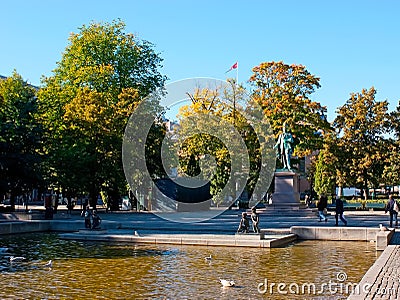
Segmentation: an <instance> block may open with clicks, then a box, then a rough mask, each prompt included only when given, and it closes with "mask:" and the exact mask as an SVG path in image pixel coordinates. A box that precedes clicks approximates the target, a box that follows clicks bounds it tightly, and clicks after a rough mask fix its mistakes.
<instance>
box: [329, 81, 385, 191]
mask: <svg viewBox="0 0 400 300" xmlns="http://www.w3.org/2000/svg"><path fill="white" fill-rule="evenodd" d="M375 94H376V90H375V89H374V88H373V87H372V88H370V89H369V90H366V89H363V90H362V91H361V93H355V94H351V96H350V99H348V100H347V102H346V104H345V105H343V106H341V107H339V109H338V110H337V117H336V118H335V120H334V123H333V126H334V128H335V129H336V133H337V135H338V139H337V147H338V149H337V153H341V154H340V157H339V162H340V164H341V165H343V166H345V167H343V168H341V169H339V171H340V175H341V177H342V181H345V182H346V184H347V186H355V187H357V188H360V189H362V190H363V191H365V193H364V195H365V197H366V198H367V197H368V194H369V193H368V189H369V187H371V186H373V187H375V186H376V185H378V184H379V180H380V179H381V178H382V173H383V170H384V167H385V163H384V160H385V157H386V156H387V141H386V140H385V134H387V133H388V132H389V130H390V126H389V114H388V112H387V110H388V103H387V101H377V100H375Z"/></svg>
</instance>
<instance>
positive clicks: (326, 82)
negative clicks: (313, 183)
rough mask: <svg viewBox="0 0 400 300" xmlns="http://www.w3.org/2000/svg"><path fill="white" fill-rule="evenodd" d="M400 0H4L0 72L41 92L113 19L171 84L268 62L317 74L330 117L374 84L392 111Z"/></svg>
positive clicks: (246, 71) (399, 65)
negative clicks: (91, 28)
mask: <svg viewBox="0 0 400 300" xmlns="http://www.w3.org/2000/svg"><path fill="white" fill-rule="evenodd" d="M399 15H400V1H396V0H381V1H378V0H345V1H342V0H335V1H334V0H331V1H328V0H327V1H324V0H320V1H316V0H315V1H310V0H303V1H268V0H259V1H256V0H253V1H252V0H248V1H244V0H243V1H234V0H230V1H224V0H211V1H210V0H202V1H191V0H183V1H174V0H164V1H163V0H159V1H155V0H148V1H145V0H142V1H138V0H130V1H129V0H126V1H122V0H114V1H110V0H107V1H102V0H96V1H93V0H83V1H82V0H80V1H77V0H58V1H54V0H45V1H40V0H38V1H1V6H0V22H1V26H0V37H1V48H0V75H3V76H9V75H11V74H12V72H13V70H14V69H16V71H17V72H18V73H19V74H21V75H22V77H23V78H24V79H25V80H27V81H28V82H29V83H31V84H34V85H38V86H40V83H41V81H40V80H41V76H42V75H45V76H50V75H51V74H52V70H53V69H54V68H55V66H56V62H57V61H60V59H61V55H62V52H63V51H64V49H65V47H66V46H67V45H68V37H69V34H70V33H71V32H78V31H79V27H81V26H82V25H84V24H86V25H88V24H89V23H90V22H92V21H95V22H112V20H115V19H117V18H120V19H121V20H122V21H124V22H125V23H126V25H127V27H126V31H127V32H131V33H134V34H136V35H137V36H138V37H139V38H140V39H144V40H147V41H150V42H152V43H153V44H154V45H155V51H156V52H158V53H160V56H161V57H162V58H163V59H164V62H163V64H164V67H163V69H162V70H161V71H162V73H163V74H165V75H167V76H168V78H169V81H175V80H179V79H184V78H190V77H213V78H218V79H226V78H227V75H229V76H232V77H234V76H235V75H236V73H235V72H234V71H232V72H230V73H228V74H225V71H226V70H227V69H229V67H231V66H232V65H233V64H234V63H235V62H236V61H238V63H239V82H243V83H245V82H246V81H247V80H248V79H249V77H250V75H251V69H252V68H253V67H254V66H256V65H258V64H260V63H261V62H267V61H284V62H285V63H287V64H302V65H304V66H306V68H307V69H308V71H310V72H311V73H312V74H314V75H316V76H318V77H320V79H321V81H320V82H321V86H322V87H321V88H320V89H318V90H317V92H316V93H314V94H313V95H312V99H313V100H315V101H318V102H320V103H321V104H322V105H325V106H327V108H328V119H329V120H330V121H331V120H333V118H334V116H335V111H336V109H337V108H338V107H339V106H342V105H343V104H344V103H345V102H346V100H347V99H348V98H349V95H350V93H353V92H360V91H361V90H362V89H363V88H370V87H371V86H374V87H375V88H376V89H377V90H378V93H377V97H376V98H377V100H385V99H386V100H388V101H389V102H390V107H389V108H390V110H393V109H395V107H396V106H397V104H398V101H399V100H400V92H399V91H398V87H399V84H398V83H399V71H400V58H399V53H400V21H399Z"/></svg>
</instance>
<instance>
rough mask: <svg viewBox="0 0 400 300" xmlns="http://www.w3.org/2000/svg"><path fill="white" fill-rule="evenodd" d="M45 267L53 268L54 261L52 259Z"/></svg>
mask: <svg viewBox="0 0 400 300" xmlns="http://www.w3.org/2000/svg"><path fill="white" fill-rule="evenodd" d="M44 266H45V267H48V268H51V267H53V261H52V260H51V259H50V260H49V261H48V262H47V263H46V264H45V265H44Z"/></svg>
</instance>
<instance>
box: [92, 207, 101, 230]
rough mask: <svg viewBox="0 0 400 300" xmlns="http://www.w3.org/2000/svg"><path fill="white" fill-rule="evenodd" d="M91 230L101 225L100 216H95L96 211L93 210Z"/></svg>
mask: <svg viewBox="0 0 400 300" xmlns="http://www.w3.org/2000/svg"><path fill="white" fill-rule="evenodd" d="M92 221H93V223H92V229H96V228H100V224H101V218H100V216H99V215H98V214H97V211H96V210H93V216H92Z"/></svg>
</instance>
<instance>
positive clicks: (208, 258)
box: [204, 254, 212, 261]
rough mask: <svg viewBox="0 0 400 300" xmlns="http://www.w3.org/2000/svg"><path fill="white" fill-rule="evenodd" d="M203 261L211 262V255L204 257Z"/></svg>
mask: <svg viewBox="0 0 400 300" xmlns="http://www.w3.org/2000/svg"><path fill="white" fill-rule="evenodd" d="M204 259H205V260H206V261H211V259H212V257H211V254H210V256H207V257H204Z"/></svg>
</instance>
